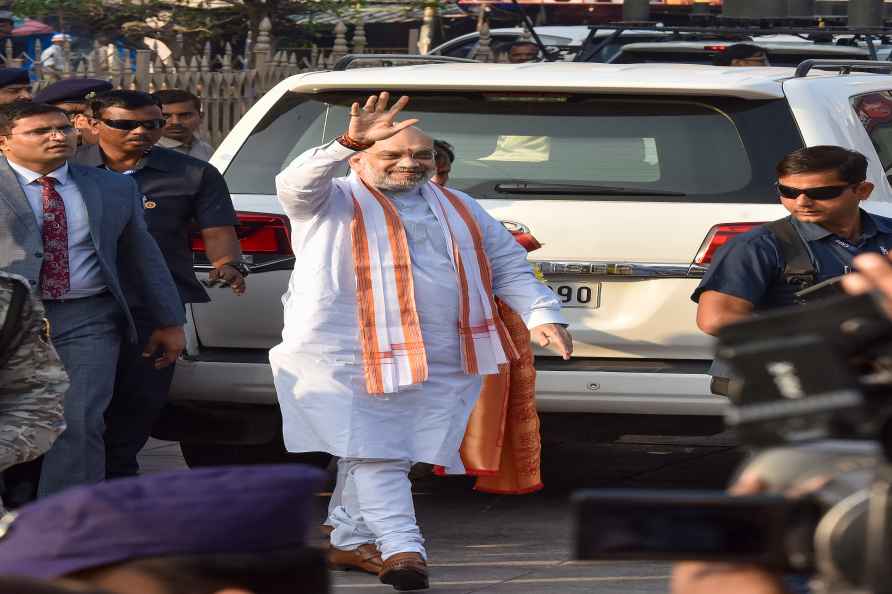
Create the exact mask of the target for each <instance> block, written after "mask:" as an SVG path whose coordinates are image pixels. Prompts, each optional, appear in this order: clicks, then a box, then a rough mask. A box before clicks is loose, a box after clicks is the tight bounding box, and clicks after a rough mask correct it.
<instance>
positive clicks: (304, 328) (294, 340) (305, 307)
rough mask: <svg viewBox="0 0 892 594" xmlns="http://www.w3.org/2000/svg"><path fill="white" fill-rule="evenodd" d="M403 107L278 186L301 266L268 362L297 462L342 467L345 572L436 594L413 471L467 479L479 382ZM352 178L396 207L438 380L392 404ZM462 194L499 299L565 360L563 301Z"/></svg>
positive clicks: (356, 116)
mask: <svg viewBox="0 0 892 594" xmlns="http://www.w3.org/2000/svg"><path fill="white" fill-rule="evenodd" d="M407 102H408V99H406V98H403V99H401V100H400V101H399V102H397V104H396V105H395V106H394V107H393V108H391V109H386V106H387V96H386V94H382V96H381V97H377V98H376V97H370V98H369V101H367V102H366V104H365V107H364V108H363V109H360V108H359V105H358V104H356V105H354V106H353V111H352V114H351V121H350V127H349V129H348V132H347V134H345V135H344V136H342V137H339V139H338V140H335V141H333V142H331V143H329V144H326V145H324V146H321V147H317V148H315V149H312V150H310V151H307V152H306V153H304V154H302V155H301V156H299V157H298V158H297V159H295V160H294V162H292V163H291V164H290V165H289V166H288V167H287V168H286V169H285V170H284V171H282V173H280V174H279V175H278V176H277V178H276V187H277V190H278V197H279V200H280V202H281V203H282V206H283V207H284V210H285V212H286V214H287V215H288V217H289V219H290V221H291V227H292V244H293V248H294V253H295V254H296V262H295V266H294V272H293V273H292V276H291V280H290V282H289V286H288V291H287V292H286V294H285V295H284V297H283V302H284V307H285V326H284V330H283V333H282V343H281V344H279V345H278V346H276V347H275V348H273V349H272V351H271V352H270V361H271V363H272V366H273V372H274V376H275V384H276V390H277V392H278V397H279V403H280V405H281V409H282V416H283V421H284V436H285V445H286V446H287V449H288V450H289V451H291V452H305V451H325V452H329V453H331V454H333V455H335V456H339V457H340V462H339V473H338V481H339V484H338V487H337V491H338V492H339V494H340V497H341V499H340V501H339V502H336V503H339V505H334V506H333V508H332V510H331V515H330V517H329V519H328V524H330V525H331V526H333V527H334V530H333V532H332V534H331V545H332V550H333V551H336V552H338V551H340V552H343V551H349V552H351V554H356V556H357V557H356V563H351V562H349V560H348V562H346V563H343V564H344V565H354V566H356V567H358V568H360V569H364V570H366V571H372V572H376V573H379V574H380V576H381V580H382V581H383V582H385V583H390V584H392V585H393V586H394V587H395V588H397V589H399V590H408V589H420V588H424V587H427V575H426V570H425V569H424V559H426V551H425V549H424V546H423V538H422V537H421V533H420V530H419V529H418V526H417V524H416V521H415V513H414V508H413V505H412V497H411V485H410V482H409V479H408V472H409V468H410V465H411V464H412V463H413V462H427V463H430V464H437V465H441V466H445V467H447V468H449V469H461V468H462V465H461V459H460V457H459V447H460V445H461V441H462V438H463V435H464V432H465V428H466V426H467V422H468V417H469V416H470V413H471V410H472V408H473V407H474V404H475V402H476V400H477V397H478V395H479V392H480V387H481V380H482V377H481V376H480V375H469V374H468V373H466V372H465V370H464V369H463V366H462V358H461V348H460V344H459V342H460V338H459V332H458V327H459V316H460V311H459V310H460V307H459V302H460V295H459V291H460V289H459V286H458V281H457V279H456V268H455V266H454V264H453V259H451V258H450V251H449V246H448V243H447V238H446V235H445V234H444V231H443V227H442V226H441V224H440V223H438V220H437V218H436V217H435V215H434V212H432V209H431V207H430V206H429V202H428V201H426V200H425V199H424V197H423V195H422V192H429V191H430V189H429V188H430V187H429V186H427V182H428V180H429V179H430V177H431V175H432V174H433V173H434V152H433V144H432V140H431V139H430V138H429V137H427V136H426V135H424V134H423V133H422V132H421V131H420V130H418V129H416V128H409V127H408V126H409V125H411V124H413V123H414V120H410V121H408V122H401V123H394V117H395V115H396V114H397V113H398V112H399V111H400V110H401V109H402V108H403V107H404V106H405V104H406V103H407ZM356 149H364V150H363V151H362V152H360V151H358V150H356ZM348 166H349V167H350V168H351V169H352V170H353V176H358V177H359V178H360V179H361V180H363V181H364V182H365V183H366V184H367V185H370V186H373V187H375V188H377V189H378V190H380V191H381V192H382V193H383V194H384V195H385V196H386V197H387V199H389V200H390V201H391V202H392V204H393V205H394V206H395V208H396V211H397V212H398V214H399V220H400V222H401V223H402V226H403V228H404V229H405V233H406V239H407V243H408V247H409V254H410V259H411V275H412V281H413V283H414V296H415V308H416V309H417V313H418V319H419V321H420V325H421V334H422V337H423V342H424V351H425V353H426V356H427V365H428V376H427V379H426V381H423V382H421V383H418V384H415V385H410V386H404V387H400V388H399V391H397V392H395V393H388V394H370V393H369V392H368V390H367V385H366V376H365V373H364V367H363V353H362V350H361V344H360V332H359V315H358V313H357V311H358V304H357V279H356V272H355V266H354V255H353V249H352V240H353V239H352V236H351V223H352V222H353V217H354V202H353V197H352V195H351V185H350V180H349V179H347V178H344V177H339V176H343V175H344V174H345V173H346V172H347V168H348ZM354 183H355V178H354ZM354 187H355V186H354ZM452 192H453V193H454V194H455V195H458V196H460V197H461V199H462V200H463V201H464V202H465V203H466V204H468V205H469V206H470V210H471V212H472V214H473V217H474V219H476V221H477V224H478V225H479V228H480V230H481V231H482V236H483V239H484V247H485V253H486V256H487V258H488V260H489V263H490V266H491V270H492V290H493V292H494V293H495V295H496V296H498V297H499V298H500V299H502V300H504V301H505V302H506V303H507V304H508V305H509V306H510V307H511V308H512V309H514V310H515V311H517V312H518V313H519V314H520V315H521V316H522V317H523V319H524V320H525V322H526V324H527V326H528V327H529V328H531V331H532V334H533V336H534V339H535V340H537V341H538V342H539V343H540V344H542V345H550V346H552V347H553V348H556V349H557V350H558V352H560V353H561V354H562V355H564V356H565V357H569V354H570V350H571V346H570V340H569V335H568V334H567V333H566V330H565V329H564V327H563V324H564V320H563V318H562V317H561V314H560V306H559V304H558V301H557V299H556V298H555V297H554V294H553V293H552V292H551V291H550V290H549V289H548V287H546V286H545V285H543V284H542V283H540V282H539V281H538V280H537V279H536V278H535V276H534V275H533V273H532V271H531V268H530V266H529V264H528V263H527V261H526V252H525V250H524V249H523V248H522V247H520V246H519V245H518V244H517V243H516V241H515V240H514V238H513V237H512V236H511V234H510V233H509V232H508V231H507V230H506V229H505V228H504V227H503V225H502V224H501V223H499V222H498V221H497V220H495V219H493V218H492V217H491V216H489V215H488V214H487V213H486V212H485V211H484V210H483V209H482V208H481V207H480V206H479V205H478V204H477V203H476V202H474V201H473V200H472V199H470V198H469V197H467V196H465V195H462V194H460V193H459V192H457V191H454V190H453V191H452ZM370 545H374V546H375V547H377V551H376V550H375V549H373V548H372V549H370V548H369V546H370ZM370 551H371V553H370ZM378 551H379V552H380V559H381V560H382V561H375V560H372V563H373V565H372V566H371V567H370V566H369V565H368V562H369V561H370V559H369V558H370V557H371V556H374V554H375V553H377V552H378ZM342 557H343V555H342ZM382 562H383V564H382ZM378 564H382V565H381V566H380V569H379V567H378ZM422 573H423V574H424V575H423V579H422V576H421V574H422Z"/></svg>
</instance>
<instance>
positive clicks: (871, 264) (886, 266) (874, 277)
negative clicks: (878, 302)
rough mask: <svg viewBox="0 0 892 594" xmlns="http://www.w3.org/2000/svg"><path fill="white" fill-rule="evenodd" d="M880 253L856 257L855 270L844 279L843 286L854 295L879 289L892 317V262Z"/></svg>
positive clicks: (887, 310) (887, 311) (884, 304)
mask: <svg viewBox="0 0 892 594" xmlns="http://www.w3.org/2000/svg"><path fill="white" fill-rule="evenodd" d="M889 260H890V258H888V257H887V258H884V257H883V256H880V255H879V254H862V255H860V256H858V257H856V258H855V259H854V261H853V262H854V264H855V270H857V272H853V273H852V274H847V275H846V276H845V277H843V279H842V288H843V289H845V290H846V292H847V293H850V294H852V295H860V294H861V293H867V292H868V291H879V292H880V293H882V294H883V296H884V297H885V300H884V302H883V306H884V307H885V309H886V313H887V314H888V315H889V316H890V317H892V263H890V262H889Z"/></svg>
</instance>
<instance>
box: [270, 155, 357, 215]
mask: <svg viewBox="0 0 892 594" xmlns="http://www.w3.org/2000/svg"><path fill="white" fill-rule="evenodd" d="M355 154H356V151H354V150H352V149H348V148H346V147H344V146H342V145H341V144H340V143H338V141H336V140H333V141H331V142H329V143H328V144H326V145H323V146H319V147H316V148H313V149H310V150H308V151H306V152H305V153H303V154H302V155H300V156H299V157H297V158H296V159H295V160H294V161H292V162H291V164H290V165H288V167H286V168H285V169H284V170H282V172H281V173H279V174H278V175H277V176H276V194H277V196H278V197H279V202H280V203H281V204H282V208H284V209H285V213H286V214H287V215H288V216H290V217H293V218H294V219H297V220H309V219H311V218H312V217H314V216H315V215H316V214H317V213H318V212H319V211H320V210H321V209H322V207H323V206H324V205H325V203H326V201H327V200H328V197H329V196H330V195H331V186H332V183H331V180H332V179H334V178H335V177H338V176H340V175H343V174H344V172H345V171H344V167H345V163H346V161H347V159H349V158H350V157H352V156H353V155H355Z"/></svg>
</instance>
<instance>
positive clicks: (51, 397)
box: [0, 272, 68, 470]
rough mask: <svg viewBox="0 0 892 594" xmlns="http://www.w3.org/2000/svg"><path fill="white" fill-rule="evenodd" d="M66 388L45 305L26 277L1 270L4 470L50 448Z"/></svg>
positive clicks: (0, 458)
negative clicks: (35, 294) (51, 342)
mask: <svg viewBox="0 0 892 594" xmlns="http://www.w3.org/2000/svg"><path fill="white" fill-rule="evenodd" d="M67 389H68V375H67V374H66V373H65V368H64V367H63V366H62V362H61V361H60V360H59V356H58V355H57V354H56V349H54V348H53V345H52V344H50V342H49V324H48V322H47V321H46V318H45V313H44V310H43V305H42V304H41V303H40V301H38V300H37V299H36V298H35V296H34V295H33V293H31V291H30V288H29V286H28V282H27V281H26V280H25V279H24V278H22V277H20V276H16V275H12V274H6V273H3V272H0V470H4V469H6V468H9V467H10V466H13V465H14V464H19V463H21V462H26V461H28V460H32V459H34V458H36V457H37V456H39V455H41V454H43V453H44V452H46V451H47V450H48V449H49V448H50V446H51V445H52V443H53V441H54V440H55V439H56V437H57V436H58V435H59V434H60V433H62V430H63V429H65V420H64V418H63V416H62V398H63V396H64V395H65V391H66V390H67Z"/></svg>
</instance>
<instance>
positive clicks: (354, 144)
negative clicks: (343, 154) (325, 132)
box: [336, 132, 375, 151]
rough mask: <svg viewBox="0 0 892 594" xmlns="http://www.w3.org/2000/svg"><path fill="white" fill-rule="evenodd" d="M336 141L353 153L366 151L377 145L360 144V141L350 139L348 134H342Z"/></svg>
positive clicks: (369, 143) (371, 143)
mask: <svg viewBox="0 0 892 594" xmlns="http://www.w3.org/2000/svg"><path fill="white" fill-rule="evenodd" d="M336 140H337V141H338V143H339V144H340V145H341V146H343V147H344V148H348V149H350V150H353V151H364V150H366V149H367V148H369V147H371V146H372V145H373V144H375V143H374V141H372V142H359V141H358V140H356V139H354V138H350V136H348V135H347V133H346V132H345V133H344V134H341V135H340V136H338V137H337V139H336Z"/></svg>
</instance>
